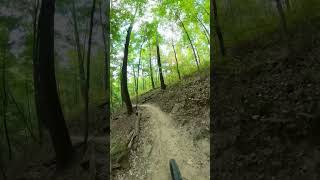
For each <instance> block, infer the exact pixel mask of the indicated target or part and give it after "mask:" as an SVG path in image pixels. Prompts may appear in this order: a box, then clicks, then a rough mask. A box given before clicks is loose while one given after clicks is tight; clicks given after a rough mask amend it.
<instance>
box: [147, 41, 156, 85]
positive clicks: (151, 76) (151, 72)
mask: <svg viewBox="0 0 320 180" xmlns="http://www.w3.org/2000/svg"><path fill="white" fill-rule="evenodd" d="M148 42H149V69H150V80H151V86H152V89H155V85H154V80H153V70H152V58H151V43H150V39H149V41H148Z"/></svg>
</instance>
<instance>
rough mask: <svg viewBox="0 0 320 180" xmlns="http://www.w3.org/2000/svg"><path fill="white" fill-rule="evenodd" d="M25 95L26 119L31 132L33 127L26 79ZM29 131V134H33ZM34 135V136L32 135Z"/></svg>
mask: <svg viewBox="0 0 320 180" xmlns="http://www.w3.org/2000/svg"><path fill="white" fill-rule="evenodd" d="M25 86H26V97H27V111H28V118H27V119H28V120H29V124H30V131H31V132H33V127H32V120H31V119H32V117H31V105H30V98H29V88H28V83H27V81H26V85H25ZM31 132H30V135H31V136H33V133H31ZM33 137H34V136H33Z"/></svg>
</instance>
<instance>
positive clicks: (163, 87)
mask: <svg viewBox="0 0 320 180" xmlns="http://www.w3.org/2000/svg"><path fill="white" fill-rule="evenodd" d="M157 60H158V67H159V76H160V83H161V84H160V87H161V89H162V90H165V89H166V87H167V86H166V84H165V83H164V78H163V74H162V66H161V57H160V48H159V43H158V36H157Z"/></svg>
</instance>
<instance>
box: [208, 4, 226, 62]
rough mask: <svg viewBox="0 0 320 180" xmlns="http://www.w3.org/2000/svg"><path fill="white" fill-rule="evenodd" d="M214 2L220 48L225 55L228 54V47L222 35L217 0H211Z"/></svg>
mask: <svg viewBox="0 0 320 180" xmlns="http://www.w3.org/2000/svg"><path fill="white" fill-rule="evenodd" d="M211 2H212V4H211V6H212V8H213V12H212V13H213V17H214V22H215V28H216V33H217V36H218V39H219V45H220V50H221V54H222V55H223V56H225V55H226V49H225V46H224V40H223V35H222V31H221V27H220V23H219V18H218V9H217V3H216V0H213V1H211Z"/></svg>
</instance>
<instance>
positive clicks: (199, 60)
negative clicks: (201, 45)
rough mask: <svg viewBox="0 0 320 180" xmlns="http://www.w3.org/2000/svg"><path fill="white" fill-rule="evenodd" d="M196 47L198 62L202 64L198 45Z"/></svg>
mask: <svg viewBox="0 0 320 180" xmlns="http://www.w3.org/2000/svg"><path fill="white" fill-rule="evenodd" d="M194 49H195V51H196V53H197V57H198V62H199V64H201V59H200V55H199V52H198V49H197V48H196V46H194Z"/></svg>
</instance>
